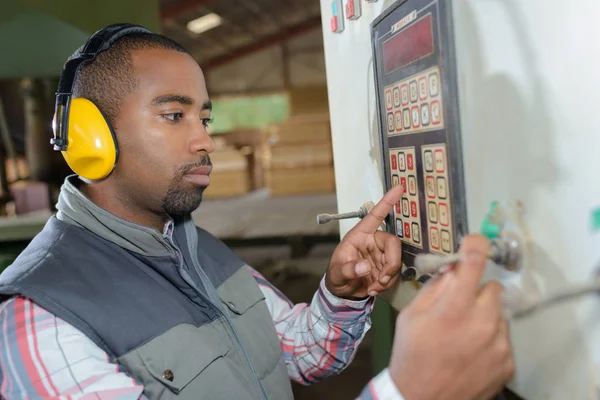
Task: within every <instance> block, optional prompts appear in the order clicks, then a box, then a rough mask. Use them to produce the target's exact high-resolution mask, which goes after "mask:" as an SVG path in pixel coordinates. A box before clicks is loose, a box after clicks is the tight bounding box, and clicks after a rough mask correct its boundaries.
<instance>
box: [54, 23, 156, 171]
mask: <svg viewBox="0 0 600 400" xmlns="http://www.w3.org/2000/svg"><path fill="white" fill-rule="evenodd" d="M132 33H152V32H151V31H149V30H148V29H146V28H144V27H142V26H139V25H133V24H114V25H109V26H107V27H105V28H103V29H101V30H99V31H98V32H96V33H94V34H93V35H92V36H90V38H89V39H88V41H87V43H86V44H85V45H84V46H83V48H82V50H81V51H80V52H79V54H78V55H77V56H76V57H74V58H71V59H70V60H69V61H67V63H66V64H65V66H64V68H63V70H62V73H61V75H60V80H59V83H58V91H57V92H56V105H55V112H54V119H53V121H52V128H53V130H54V137H53V138H52V139H51V140H50V143H51V144H52V145H53V148H54V150H55V151H60V152H62V155H63V157H64V158H65V160H66V162H67V164H68V165H69V167H70V168H71V169H72V170H73V172H75V173H76V174H77V175H79V176H80V177H82V178H85V179H87V180H90V181H98V180H101V179H104V178H106V177H107V176H108V175H110V173H111V172H112V171H113V169H114V167H115V165H116V164H117V161H118V159H119V146H118V144H117V138H116V136H115V134H114V131H113V129H112V127H111V126H110V123H109V122H108V120H107V119H106V118H105V116H104V115H103V114H102V111H101V110H100V109H99V108H98V107H97V106H96V105H95V104H94V103H93V102H91V101H90V100H88V99H85V98H81V97H78V98H73V97H72V92H73V83H74V81H75V76H76V74H77V70H78V69H79V67H80V66H81V65H84V64H85V63H87V62H90V61H93V60H94V59H95V58H96V56H98V54H100V53H101V52H103V51H105V50H107V49H109V48H110V46H111V45H112V44H113V43H115V42H116V41H117V40H118V39H120V38H122V37H123V36H126V35H129V34H132Z"/></svg>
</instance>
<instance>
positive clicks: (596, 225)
mask: <svg viewBox="0 0 600 400" xmlns="http://www.w3.org/2000/svg"><path fill="white" fill-rule="evenodd" d="M592 229H593V230H595V231H600V207H598V208H596V209H595V210H594V211H592Z"/></svg>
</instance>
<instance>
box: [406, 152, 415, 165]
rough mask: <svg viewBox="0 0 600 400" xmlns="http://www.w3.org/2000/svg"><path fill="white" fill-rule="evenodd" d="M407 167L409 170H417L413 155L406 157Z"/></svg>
mask: <svg viewBox="0 0 600 400" xmlns="http://www.w3.org/2000/svg"><path fill="white" fill-rule="evenodd" d="M406 165H408V169H414V168H415V164H414V160H413V155H412V154H407V155H406Z"/></svg>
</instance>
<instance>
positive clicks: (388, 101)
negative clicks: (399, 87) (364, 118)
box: [385, 89, 394, 111]
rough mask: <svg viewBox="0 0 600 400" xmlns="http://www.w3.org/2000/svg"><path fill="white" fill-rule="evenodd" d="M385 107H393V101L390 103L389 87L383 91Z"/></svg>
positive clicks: (390, 92)
mask: <svg viewBox="0 0 600 400" xmlns="http://www.w3.org/2000/svg"><path fill="white" fill-rule="evenodd" d="M385 108H386V109H387V110H388V111H390V110H391V109H392V108H394V107H393V103H392V90H391V89H387V90H386V91H385Z"/></svg>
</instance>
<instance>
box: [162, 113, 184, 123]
mask: <svg viewBox="0 0 600 400" xmlns="http://www.w3.org/2000/svg"><path fill="white" fill-rule="evenodd" d="M163 118H166V119H167V120H169V121H170V122H177V121H179V120H180V119H181V118H183V113H181V112H177V113H170V114H164V115H163Z"/></svg>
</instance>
